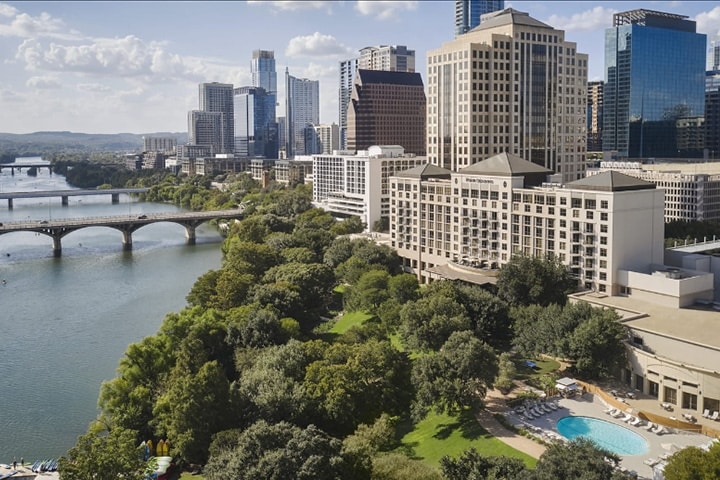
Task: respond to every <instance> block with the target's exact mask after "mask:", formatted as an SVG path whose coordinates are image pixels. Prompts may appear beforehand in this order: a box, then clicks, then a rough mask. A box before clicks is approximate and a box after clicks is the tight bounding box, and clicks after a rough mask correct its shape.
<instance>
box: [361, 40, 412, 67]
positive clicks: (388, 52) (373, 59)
mask: <svg viewBox="0 0 720 480" xmlns="http://www.w3.org/2000/svg"><path fill="white" fill-rule="evenodd" d="M358 69H362V70H384V71H388V72H414V71H415V50H409V49H408V48H407V47H406V46H405V45H379V46H376V47H365V48H363V49H361V50H360V58H359V59H358Z"/></svg>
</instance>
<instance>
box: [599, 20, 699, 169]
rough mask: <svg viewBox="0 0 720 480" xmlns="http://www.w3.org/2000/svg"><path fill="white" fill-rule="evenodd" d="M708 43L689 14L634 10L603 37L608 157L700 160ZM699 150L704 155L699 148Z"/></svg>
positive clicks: (604, 135) (604, 133)
mask: <svg viewBox="0 0 720 480" xmlns="http://www.w3.org/2000/svg"><path fill="white" fill-rule="evenodd" d="M705 52H706V36H705V35H704V34H699V33H696V30H695V22H694V21H691V20H688V17H686V16H684V15H675V14H671V13H663V12H656V11H652V10H642V9H641V10H632V11H628V12H623V13H617V14H615V15H613V27H612V28H609V29H607V30H606V31H605V87H604V92H603V94H604V105H603V108H604V112H603V138H602V142H603V150H604V151H616V152H617V155H618V157H620V158H647V157H669V158H672V157H699V156H702V150H703V149H702V146H701V145H700V146H699V145H698V143H697V142H695V141H693V140H692V139H694V138H699V136H702V135H701V130H702V128H703V127H702V120H703V119H702V117H703V115H704V109H705ZM698 147H699V148H698Z"/></svg>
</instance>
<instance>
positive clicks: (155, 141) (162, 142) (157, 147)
mask: <svg viewBox="0 0 720 480" xmlns="http://www.w3.org/2000/svg"><path fill="white" fill-rule="evenodd" d="M176 148H177V138H175V137H143V152H168V153H169V152H174V151H175V149H176Z"/></svg>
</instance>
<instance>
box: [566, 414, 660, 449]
mask: <svg viewBox="0 0 720 480" xmlns="http://www.w3.org/2000/svg"><path fill="white" fill-rule="evenodd" d="M557 430H558V432H560V435H562V436H563V437H565V438H567V439H569V440H572V439H574V438H577V437H584V438H587V439H589V440H592V441H593V442H595V443H596V444H597V445H598V446H599V447H601V448H604V449H605V450H609V451H611V452H613V453H617V454H618V455H640V454H642V453H645V452H647V450H648V443H647V441H646V440H645V439H644V438H643V437H642V436H640V435H638V434H637V433H635V432H633V431H632V430H630V429H629V428H625V427H621V426H620V425H615V424H614V423H611V422H607V421H605V420H600V419H598V418H592V417H572V416H569V417H563V418H561V419H560V420H558V422H557Z"/></svg>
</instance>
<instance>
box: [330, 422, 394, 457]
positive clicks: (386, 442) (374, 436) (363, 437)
mask: <svg viewBox="0 0 720 480" xmlns="http://www.w3.org/2000/svg"><path fill="white" fill-rule="evenodd" d="M398 443H399V442H398V439H397V436H396V433H395V420H394V419H393V418H392V417H390V415H388V414H387V413H383V414H382V415H380V416H379V417H378V418H377V420H375V422H374V423H373V424H372V425H368V424H365V423H362V424H360V425H358V427H357V428H356V429H355V432H354V433H353V434H352V435H349V436H347V437H346V438H345V440H343V451H351V452H359V453H360V454H362V455H365V456H367V457H373V456H375V455H376V454H377V453H378V452H387V451H390V450H392V449H393V448H395V447H397V445H398Z"/></svg>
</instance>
